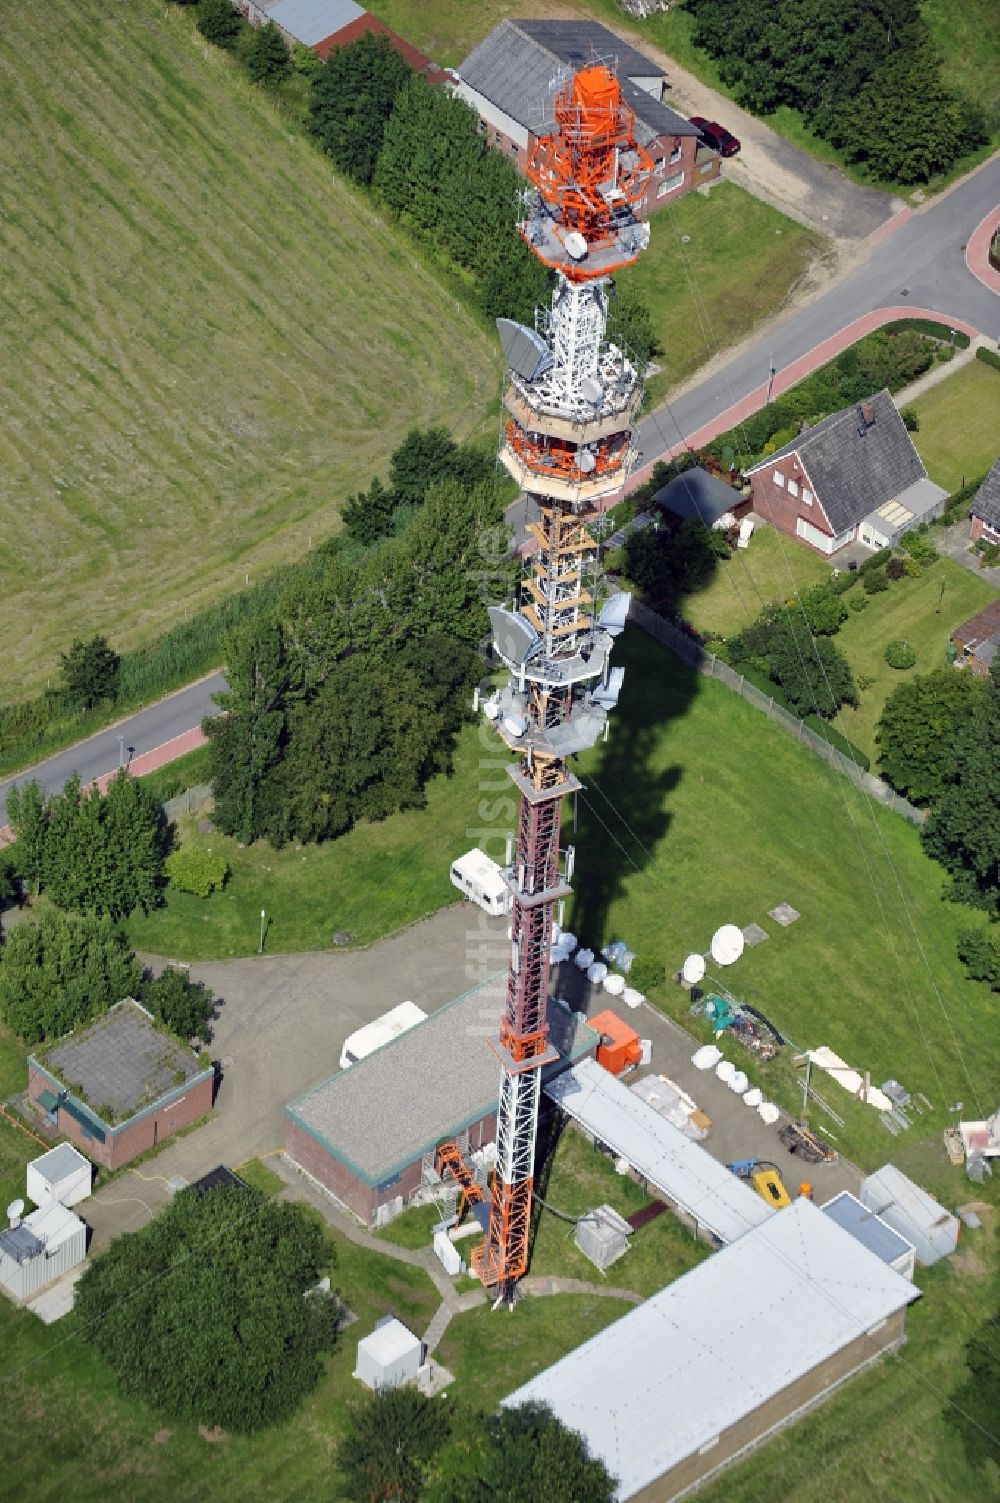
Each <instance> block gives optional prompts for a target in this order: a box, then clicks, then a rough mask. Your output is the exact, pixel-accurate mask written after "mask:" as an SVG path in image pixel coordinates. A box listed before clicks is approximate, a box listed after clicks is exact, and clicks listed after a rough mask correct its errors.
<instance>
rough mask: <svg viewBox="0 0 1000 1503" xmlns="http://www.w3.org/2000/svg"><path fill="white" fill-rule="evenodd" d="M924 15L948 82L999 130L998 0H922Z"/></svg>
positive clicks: (921, 7)
mask: <svg viewBox="0 0 1000 1503" xmlns="http://www.w3.org/2000/svg"><path fill="white" fill-rule="evenodd" d="M920 11H921V14H922V15H923V18H924V20H925V21H926V22H927V25H928V26H929V27H930V30H931V36H932V37H933V39H934V44H935V46H936V47H937V49H938V52H939V53H940V54H941V57H942V58H943V60H944V66H943V72H944V76H945V79H946V80H947V82H948V83H949V84H950V85H951V86H952V87H953V88H956V89H961V91H962V92H963V93H964V94H965V95H966V96H967V97H968V98H969V99H973V100H975V102H976V103H977V104H978V105H979V106H980V108H981V109H982V110H984V111H985V113H986V117H987V121H988V122H990V123H992V126H993V129H994V131H996V130H998V129H1000V28H998V27H997V10H996V4H995V0H922V3H921V6H920Z"/></svg>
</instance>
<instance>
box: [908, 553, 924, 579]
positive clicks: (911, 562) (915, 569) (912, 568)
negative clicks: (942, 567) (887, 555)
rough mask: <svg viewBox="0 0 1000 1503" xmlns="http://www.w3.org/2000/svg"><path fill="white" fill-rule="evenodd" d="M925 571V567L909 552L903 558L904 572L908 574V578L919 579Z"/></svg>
mask: <svg viewBox="0 0 1000 1503" xmlns="http://www.w3.org/2000/svg"><path fill="white" fill-rule="evenodd" d="M923 572H924V571H923V569H922V568H921V567H920V565H919V564H918V563H917V561H916V559H915V558H913V557H912V555H911V554H909V553H908V554H907V555H906V557H905V558H904V559H903V573H904V574H905V575H906V577H907V579H919V578H920V576H921V574H922V573H923Z"/></svg>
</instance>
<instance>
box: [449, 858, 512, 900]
mask: <svg viewBox="0 0 1000 1503" xmlns="http://www.w3.org/2000/svg"><path fill="white" fill-rule="evenodd" d="M451 881H452V886H454V887H457V888H458V890H459V892H460V893H461V894H462V896H463V897H466V898H471V900H472V902H473V903H478V904H479V907H480V908H482V909H484V911H485V912H486V913H488V914H490V915H491V916H492V917H493V918H498V917H499V916H500V914H503V913H509V912H510V907H511V893H510V888H509V887H508V886H507V883H506V882H505V881H504V879H503V873H502V872H501V870H500V867H499V865H498V864H497V862H496V861H494V860H492V858H491V857H489V856H487V854H486V852H485V851H481V850H480V849H479V847H478V846H476V847H474V848H473V849H472V850H471V851H466V853H465V855H464V856H459V858H458V860H457V861H454V862H453V863H452V867H451Z"/></svg>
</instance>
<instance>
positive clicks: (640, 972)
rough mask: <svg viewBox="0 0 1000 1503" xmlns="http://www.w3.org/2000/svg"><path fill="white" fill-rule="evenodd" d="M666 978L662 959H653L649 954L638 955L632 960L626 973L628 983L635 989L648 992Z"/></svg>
mask: <svg viewBox="0 0 1000 1503" xmlns="http://www.w3.org/2000/svg"><path fill="white" fill-rule="evenodd" d="M666 979H667V968H666V966H665V965H664V964H663V961H662V960H653V959H652V958H651V957H649V956H644V955H638V956H636V958H635V960H633V962H632V965H631V967H630V969H629V973H628V984H629V986H634V987H635V988H636V990H637V991H640V992H645V993H647V994H648V993H649V992H651V991H652V990H653V988H654V987H657V986H662V985H663V983H664V981H666Z"/></svg>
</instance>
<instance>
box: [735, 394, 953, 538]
mask: <svg viewBox="0 0 1000 1503" xmlns="http://www.w3.org/2000/svg"><path fill="white" fill-rule="evenodd" d="M746 475H747V479H748V480H749V481H750V493H751V497H752V501H753V509H754V511H755V512H757V514H758V515H759V516H762V517H766V518H767V520H768V521H769V522H773V523H774V525H775V527H779V528H780V529H781V531H782V532H787V533H789V534H790V536H791V537H797V538H800V539H801V540H802V541H803V542H806V543H808V544H809V545H810V547H812V548H816V549H817V550H818V551H819V552H820V553H826V554H831V553H836V552H837V551H838V549H840V548H843V547H845V546H846V544H848V543H853V542H855V541H857V542H859V543H862V544H863V545H864V546H865V547H866V548H872V549H877V548H888V547H891V546H894V545H895V544H896V543H897V542H898V541H899V539H900V538H901V537H902V535H903V533H904V532H909V531H910V530H911V529H912V528H914V527H918V526H919V525H920V523H921V522H927V521H930V519H931V518H932V517H936V516H939V515H940V514H941V512H942V511H943V510H944V507H945V504H946V502H947V499H948V493H947V492H946V491H944V490H942V489H941V487H940V486H939V485H935V484H934V483H933V481H931V480H928V478H927V471H926V470H925V469H924V466H923V462H922V460H921V458H920V455H919V454H918V453H917V451H916V449H915V448H914V447H913V440H912V439H911V438H910V435H909V433H908V432H907V431H906V425H905V424H904V422H903V419H902V418H901V417H900V415H899V413H898V412H897V410H896V404H895V403H894V402H893V400H892V397H891V396H890V395H889V393H888V392H887V391H880V392H879V393H878V394H877V395H876V396H874V397H872V398H871V399H870V401H866V402H859V403H857V404H856V405H855V406H853V407H846V408H844V410H843V411H842V412H834V413H831V415H830V416H829V417H826V418H824V419H823V420H822V422H819V423H816V424H814V426H813V427H812V428H807V429H806V430H805V432H804V433H800V434H799V436H798V438H794V439H792V441H791V443H788V444H785V445H784V447H783V448H781V449H778V450H777V451H776V452H775V453H774V454H769V455H768V456H767V458H766V459H762V460H761V461H760V463H759V464H755V465H753V466H752V467H751V468H750V469H749V470H747V472H746Z"/></svg>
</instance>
